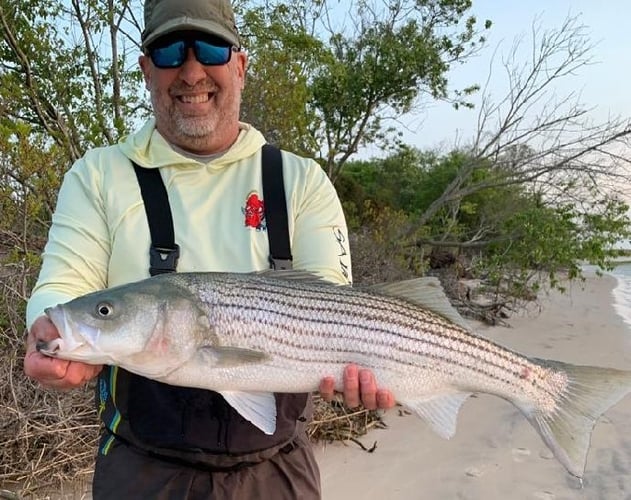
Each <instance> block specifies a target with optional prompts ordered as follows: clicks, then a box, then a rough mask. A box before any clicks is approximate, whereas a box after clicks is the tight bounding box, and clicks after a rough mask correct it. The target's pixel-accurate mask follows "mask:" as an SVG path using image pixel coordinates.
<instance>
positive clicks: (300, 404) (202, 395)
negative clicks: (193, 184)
mask: <svg viewBox="0 0 631 500" xmlns="http://www.w3.org/2000/svg"><path fill="white" fill-rule="evenodd" d="M262 151H263V160H262V174H263V200H264V209H265V220H266V225H267V234H268V238H269V247H270V266H271V267H272V268H274V269H291V263H292V256H291V250H290V243H289V230H288V222H287V203H286V199H285V188H284V182H283V169H282V157H281V153H280V150H279V149H277V148H275V147H272V146H270V145H265V146H263V150H262ZM134 169H135V171H136V176H137V178H138V182H139V184H140V190H141V193H142V197H143V201H144V204H145V210H146V213H147V220H148V223H149V230H150V233H151V240H152V244H151V247H150V250H149V252H150V266H151V267H150V269H149V272H150V274H151V275H152V276H154V275H156V274H161V273H169V272H175V271H176V267H177V261H178V258H179V252H180V249H179V246H178V245H177V244H176V243H175V235H174V229H173V218H172V215H171V209H170V206H169V201H168V196H167V191H166V188H165V186H164V182H163V180H162V177H161V176H160V171H159V169H157V168H153V169H148V168H142V167H140V166H138V165H136V164H134ZM275 398H276V409H277V420H276V432H275V433H274V434H273V435H271V436H268V435H266V434H264V433H263V432H262V431H260V430H259V429H258V428H256V427H255V426H254V425H252V424H251V423H250V422H248V421H247V420H245V419H244V418H243V417H241V415H239V414H238V413H237V412H236V411H235V410H234V409H233V408H232V407H231V406H230V405H229V404H228V403H226V401H225V400H224V399H223V397H222V396H221V395H220V394H218V393H216V392H212V391H207V390H203V389H196V388H188V387H176V386H172V385H168V384H163V383H161V382H157V381H154V380H150V379H147V378H144V377H141V376H139V375H135V374H132V373H130V372H127V371H126V370H123V369H121V368H118V367H112V366H107V367H105V368H104V369H103V371H102V372H101V375H100V376H99V380H98V384H97V390H96V400H97V407H98V409H99V415H100V418H101V420H102V421H103V423H104V424H105V427H106V431H107V432H108V433H109V438H106V439H102V440H101V443H102V445H101V449H100V453H102V454H103V455H106V454H107V451H108V447H109V446H111V444H112V442H113V441H114V439H119V440H121V441H122V442H125V443H127V444H129V445H131V446H133V447H134V448H136V449H138V450H139V451H141V452H144V453H147V454H149V455H153V456H157V457H160V458H162V459H164V460H169V461H174V462H177V463H183V464H186V465H193V466H200V467H203V468H204V469H209V470H217V471H226V470H234V469H238V468H241V467H245V466H248V465H252V464H256V463H259V462H262V461H263V460H266V459H267V458H270V457H271V456H274V455H275V454H276V453H278V452H279V451H280V450H283V451H285V450H288V449H292V448H293V446H294V445H293V443H294V440H295V438H296V437H297V436H298V435H300V434H301V433H304V428H305V422H306V421H307V419H308V418H309V417H310V413H311V411H312V407H311V398H310V397H309V394H275Z"/></svg>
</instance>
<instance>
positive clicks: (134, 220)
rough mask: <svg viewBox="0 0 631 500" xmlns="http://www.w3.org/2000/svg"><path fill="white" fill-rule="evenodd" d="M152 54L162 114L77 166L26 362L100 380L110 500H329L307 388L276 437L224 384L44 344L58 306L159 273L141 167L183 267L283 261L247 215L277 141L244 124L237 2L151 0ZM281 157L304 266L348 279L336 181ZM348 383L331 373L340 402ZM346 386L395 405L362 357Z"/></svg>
mask: <svg viewBox="0 0 631 500" xmlns="http://www.w3.org/2000/svg"><path fill="white" fill-rule="evenodd" d="M142 51H143V54H142V55H141V56H140V58H139V63H140V67H141V69H142V71H143V74H144V77H145V83H146V86H147V89H148V90H149V91H150V94H151V103H152V107H153V111H154V119H152V120H150V121H149V122H148V123H146V124H145V125H144V126H143V127H142V129H141V130H139V131H138V132H136V133H135V134H133V135H131V136H129V137H127V138H126V139H124V140H123V141H122V142H121V143H119V144H117V145H115V146H111V147H106V148H98V149H95V150H92V151H89V152H88V153H87V154H86V155H85V156H84V157H83V158H82V159H80V160H79V161H77V162H76V163H75V165H73V167H72V169H71V170H70V171H69V172H68V173H67V174H66V176H65V178H64V182H63V184H62V187H61V190H60V193H59V198H58V204H57V208H56V211H55V214H54V216H53V221H52V226H51V229H50V234H49V241H48V243H47V246H46V249H45V252H44V256H43V265H42V270H41V273H40V276H39V279H38V283H37V285H36V286H35V288H34V290H33V294H32V296H31V299H30V300H29V303H28V308H27V322H28V325H29V327H30V328H29V335H28V339H27V353H26V357H25V361H24V370H25V372H26V374H27V375H29V376H30V377H32V378H34V379H36V380H38V381H39V382H40V383H41V384H42V385H43V386H45V387H50V388H57V389H69V388H73V387H78V386H81V385H82V384H84V383H86V382H87V381H89V380H92V379H93V378H95V377H97V376H98V377H99V381H98V384H97V405H98V409H99V416H100V418H101V420H102V422H103V428H104V431H103V433H102V438H101V442H100V446H99V451H98V455H97V461H96V468H95V475H94V484H93V496H94V498H95V499H97V500H98V499H110V498H111V499H119V498H142V499H152V498H213V499H224V498H225V499H228V498H230V499H256V498H261V499H263V498H265V499H270V498H271V499H279V500H283V499H296V498H301V499H305V500H308V499H317V498H319V497H320V488H319V475H318V470H317V465H316V463H315V461H314V457H313V453H312V451H311V448H310V446H309V444H308V442H307V439H306V435H305V432H304V427H305V422H306V421H307V420H308V419H309V417H310V398H309V396H308V395H300V394H288V395H277V410H278V418H279V422H280V423H279V429H277V432H276V433H275V434H274V435H273V436H266V435H264V434H263V433H261V432H260V431H258V430H257V429H256V428H254V427H253V426H252V425H251V424H250V423H249V422H247V421H245V420H244V419H242V418H241V417H240V416H239V415H238V414H237V413H236V412H235V411H234V410H233V409H232V408H231V407H229V405H228V404H227V403H226V402H225V401H223V398H221V397H220V396H219V395H217V394H216V393H213V392H211V391H201V390H198V389H189V388H174V387H171V386H166V385H164V384H159V383H157V382H154V381H150V380H148V379H144V378H142V377H138V376H135V375H132V374H130V373H128V372H125V371H124V370H120V369H118V368H116V367H104V368H103V367H100V366H91V365H86V364H82V363H78V362H68V361H63V360H59V359H53V358H48V357H45V356H42V355H41V354H40V353H38V352H37V350H36V343H37V342H38V341H40V340H50V339H52V338H56V337H58V336H59V334H58V332H57V331H56V329H55V327H54V326H53V325H52V323H51V322H50V321H49V320H48V319H47V317H46V316H44V315H43V310H44V308H45V307H47V306H50V305H54V304H57V303H60V302H66V301H68V300H70V299H72V298H74V297H76V296H80V295H83V294H86V293H88V292H91V291H94V290H98V289H102V288H105V287H111V286H115V285H119V284H123V283H127V282H132V281H137V280H140V279H143V278H146V277H147V270H148V268H149V253H148V248H149V246H150V244H151V235H150V232H149V228H148V224H147V216H146V214H145V211H144V209H143V206H144V205H143V199H142V197H141V193H140V190H139V186H138V181H137V179H136V177H135V174H134V169H133V168H132V162H134V163H136V164H137V165H139V166H140V167H143V168H147V169H155V168H159V171H160V174H161V177H162V179H163V181H164V184H165V186H166V188H167V191H168V197H169V204H170V207H171V211H172V213H173V220H174V227H175V233H176V239H177V243H178V244H179V245H180V248H181V256H180V259H179V264H178V271H234V272H249V271H256V270H263V269H266V268H268V267H269V264H268V252H269V246H268V240H267V234H266V232H265V225H264V224H252V223H249V221H250V219H248V214H247V208H248V205H249V204H250V202H249V201H248V200H253V199H256V200H258V202H259V204H260V203H261V166H260V164H261V147H262V146H263V144H264V143H265V139H264V138H263V137H262V135H261V134H260V133H259V132H258V131H256V130H255V129H253V128H252V127H251V126H249V125H247V124H244V123H240V122H239V108H240V97H241V91H242V89H243V86H244V81H245V73H246V65H247V56H246V54H245V53H244V52H243V51H242V50H241V45H240V41H239V35H238V32H237V29H236V26H235V21H234V14H233V11H232V7H231V5H230V2H229V1H228V0H147V2H146V4H145V30H144V31H143V34H142ZM283 164H284V173H285V189H286V193H287V207H288V217H289V232H290V238H291V245H292V254H293V257H294V260H293V263H294V267H295V268H296V269H305V270H309V271H312V272H315V273H318V274H319V275H321V276H323V277H324V278H326V279H328V280H331V281H334V282H340V283H345V282H349V281H350V278H351V277H350V271H349V270H350V261H349V259H348V248H347V247H346V242H347V235H346V225H345V221H344V216H343V214H342V210H341V206H340V203H339V200H338V198H337V196H336V194H335V191H334V189H333V187H332V185H331V183H330V182H329V180H328V179H327V177H326V175H325V174H324V173H323V171H322V169H321V168H320V167H319V166H318V165H317V163H315V162H313V161H310V160H306V159H303V158H299V157H297V156H295V155H292V154H289V153H286V152H283ZM264 201H265V200H262V203H264ZM250 208H251V207H250ZM259 222H260V221H259ZM334 382H335V381H334V380H333V378H331V377H327V378H325V379H324V380H323V381H322V384H321V387H320V390H321V393H322V395H323V397H325V398H326V399H330V398H332V397H333V387H334ZM343 386H344V390H343V392H344V397H345V401H346V403H347V404H348V405H350V406H356V405H358V404H359V403H360V402H363V403H364V405H365V406H367V407H369V408H377V407H379V408H388V407H391V406H393V404H394V401H393V398H392V395H391V393H390V392H388V391H386V390H378V389H377V387H376V384H375V380H374V378H373V376H372V374H371V373H370V372H369V371H366V370H358V368H357V367H356V366H349V367H347V369H346V371H345V375H344V381H343Z"/></svg>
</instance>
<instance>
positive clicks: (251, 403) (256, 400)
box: [219, 391, 276, 436]
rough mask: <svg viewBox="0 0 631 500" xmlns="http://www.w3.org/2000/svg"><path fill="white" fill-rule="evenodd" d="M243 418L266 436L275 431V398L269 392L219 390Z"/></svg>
mask: <svg viewBox="0 0 631 500" xmlns="http://www.w3.org/2000/svg"><path fill="white" fill-rule="evenodd" d="M219 394H221V395H222V396H223V398H224V399H225V400H226V401H227V402H228V404H229V405H230V406H232V407H233V408H234V409H235V410H236V411H237V412H238V413H239V415H241V416H242V417H243V418H245V419H246V420H247V421H248V422H251V423H252V425H255V426H256V427H258V428H259V429H261V431H263V432H264V433H265V434H267V435H268V436H271V435H272V434H274V432H275V431H276V398H275V397H274V394H273V393H271V392H238V391H219Z"/></svg>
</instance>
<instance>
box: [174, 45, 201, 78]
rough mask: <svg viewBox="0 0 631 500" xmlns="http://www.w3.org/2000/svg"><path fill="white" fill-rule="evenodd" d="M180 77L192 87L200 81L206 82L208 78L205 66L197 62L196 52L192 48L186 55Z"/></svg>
mask: <svg viewBox="0 0 631 500" xmlns="http://www.w3.org/2000/svg"><path fill="white" fill-rule="evenodd" d="M179 76H180V78H181V79H182V80H183V81H184V82H186V83H187V84H188V85H191V86H193V85H195V84H196V83H198V82H199V81H200V80H205V79H206V77H207V75H206V70H205V67H204V65H203V64H202V63H200V62H199V61H198V60H197V58H196V57H195V52H194V51H193V49H192V48H190V47H189V49H188V52H187V53H186V59H185V60H184V64H182V66H181V68H180V74H179Z"/></svg>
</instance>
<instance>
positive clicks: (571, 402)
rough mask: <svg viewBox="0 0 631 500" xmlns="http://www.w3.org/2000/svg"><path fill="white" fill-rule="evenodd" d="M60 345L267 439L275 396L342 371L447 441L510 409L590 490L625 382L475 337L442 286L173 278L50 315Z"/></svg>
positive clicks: (72, 355) (99, 295) (59, 351)
mask: <svg viewBox="0 0 631 500" xmlns="http://www.w3.org/2000/svg"><path fill="white" fill-rule="evenodd" d="M47 314H48V315H49V316H50V318H51V320H52V321H53V322H54V323H55V325H56V326H57V328H58V329H59V331H60V335H61V338H60V339H56V340H54V341H52V342H48V343H43V344H41V345H40V346H39V348H40V350H41V352H43V353H45V354H48V355H51V356H58V357H60V358H64V359H72V360H78V361H83V362H88V363H108V364H112V365H117V366H121V367H123V368H125V369H127V370H129V371H132V372H134V373H137V374H139V375H143V376H146V377H149V378H154V379H156V380H160V381H162V382H165V383H169V384H174V385H182V386H190V387H200V388H204V389H211V390H215V391H217V392H220V393H221V394H222V395H223V396H224V398H225V399H226V400H227V401H228V402H229V403H230V404H231V405H232V406H234V408H235V409H236V410H237V411H239V412H240V413H241V414H242V415H243V416H244V417H245V418H247V419H248V420H250V421H251V422H253V423H254V425H256V426H257V427H259V428H260V429H261V430H262V431H263V432H266V433H268V434H271V433H273V432H274V429H275V416H276V413H275V411H276V407H275V400H274V397H273V394H272V393H273V392H307V391H313V390H316V389H317V387H318V384H319V382H320V380H321V379H322V377H324V376H327V375H335V376H337V379H338V380H341V379H342V377H341V373H342V370H343V368H344V366H346V365H347V364H348V363H357V364H359V365H361V366H364V367H367V368H370V369H371V370H372V371H373V372H374V374H375V376H376V378H377V381H378V383H379V385H380V386H382V387H386V388H388V389H390V390H391V391H392V392H393V394H394V395H395V397H396V399H397V401H398V402H399V403H401V404H402V405H404V406H406V407H408V408H409V409H410V410H411V411H413V412H414V413H416V414H417V415H418V416H419V417H421V418H422V419H423V420H425V421H426V422H427V423H428V424H429V425H430V426H431V427H432V429H433V430H435V431H436V432H437V433H438V434H439V435H441V436H443V437H446V438H449V437H451V436H453V435H454V433H455V430H456V418H457V414H458V412H459V409H460V407H461V405H462V404H463V402H464V401H465V400H466V399H467V398H468V397H469V396H470V395H471V394H473V393H489V394H493V395H496V396H499V397H502V398H504V399H506V400H508V401H510V402H511V403H513V404H514V405H515V406H516V407H517V408H519V410H520V411H521V412H522V413H523V414H524V416H525V417H526V418H527V419H528V420H529V421H530V423H531V424H532V425H533V426H534V427H535V429H536V430H537V431H538V432H539V434H540V435H541V437H542V438H543V440H544V442H545V443H546V444H547V445H548V446H549V447H550V449H551V450H552V451H553V453H554V455H555V456H556V457H557V459H558V460H559V461H560V462H561V463H562V464H563V465H564V466H565V467H566V469H567V470H568V472H570V473H571V474H573V475H575V476H577V477H582V475H583V472H584V468H585V462H586V456H587V452H588V448H589V440H590V435H591V431H592V428H593V426H594V425H595V423H596V420H597V419H598V418H599V416H600V415H601V414H602V413H603V412H604V411H606V410H607V409H608V408H609V407H610V406H612V405H613V404H615V403H616V402H617V401H619V400H620V399H621V398H622V397H624V395H626V394H627V393H628V392H629V391H630V390H631V372H628V371H622V370H615V369H610V368H599V367H588V366H575V365H571V364H567V363H562V362H559V361H551V360H541V359H536V358H529V357H527V356H524V355H521V354H519V353H517V352H514V351H512V350H510V349H507V348H505V347H502V346H500V345H498V344H496V343H494V342H491V341H489V340H487V339H484V338H482V337H480V336H477V335H475V334H474V333H472V332H471V330H470V328H469V326H468V325H467V323H466V322H465V321H464V320H463V319H462V318H461V317H460V316H459V315H458V314H457V313H456V311H455V310H454V309H453V308H452V307H451V306H450V305H449V303H448V301H447V299H446V297H445V296H444V293H443V292H442V290H441V288H440V286H439V284H438V282H437V280H434V279H427V278H420V279H415V280H408V281H404V282H399V283H391V284H385V285H377V286H371V287H350V286H335V285H331V284H328V283H325V282H323V281H318V280H316V279H314V277H313V276H311V275H308V274H306V273H296V272H266V273H253V274H230V273H179V274H170V275H162V276H157V277H154V278H150V279H147V280H143V281H140V282H137V283H131V284H128V285H123V286H120V287H114V288H111V289H107V290H103V291H99V292H95V293H92V294H89V295H86V296H84V297H79V298H77V299H74V300H72V301H70V302H68V303H67V304H63V305H58V306H56V307H54V308H51V309H49V310H47Z"/></svg>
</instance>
